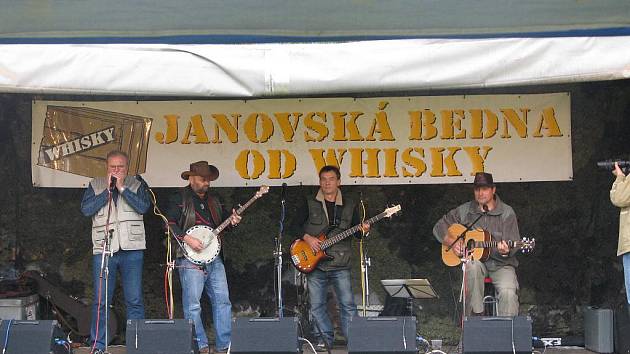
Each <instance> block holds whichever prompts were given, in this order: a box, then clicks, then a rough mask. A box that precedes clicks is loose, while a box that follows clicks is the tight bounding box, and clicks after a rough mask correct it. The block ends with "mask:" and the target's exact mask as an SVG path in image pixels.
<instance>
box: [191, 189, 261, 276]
mask: <svg viewBox="0 0 630 354" xmlns="http://www.w3.org/2000/svg"><path fill="white" fill-rule="evenodd" d="M267 192H269V187H268V186H261V187H260V189H259V190H258V191H257V192H256V194H254V196H253V197H252V198H251V199H250V200H248V201H247V203H245V204H244V205H242V206H240V207H239V208H238V209H237V210H236V211H235V212H236V214H237V215H241V214H242V213H243V212H244V211H245V209H247V208H248V207H249V206H250V205H252V204H253V203H254V202H255V201H256V199H258V198H260V197H262V196H263V195H264V194H265V193H267ZM229 224H230V218H227V219H225V221H223V222H222V223H221V225H219V226H217V228H215V229H213V228H211V227H209V226H206V225H195V226H193V227H191V228H189V229H188V230H186V235H189V236H192V237H194V238H196V239H198V240H199V241H200V242H201V245H202V247H203V249H202V250H201V251H199V252H197V251H195V250H193V249H192V247H190V246H188V244H187V243H185V242H184V243H183V245H182V247H183V248H184V256H185V257H186V258H187V259H188V260H189V261H191V262H192V263H194V264H197V265H204V264H206V263H210V262H212V261H213V260H214V259H215V258H216V257H217V256H218V255H219V252H220V251H221V239H220V238H219V237H218V235H219V234H220V233H221V231H223V229H225V228H226V227H227V226H228V225H229Z"/></svg>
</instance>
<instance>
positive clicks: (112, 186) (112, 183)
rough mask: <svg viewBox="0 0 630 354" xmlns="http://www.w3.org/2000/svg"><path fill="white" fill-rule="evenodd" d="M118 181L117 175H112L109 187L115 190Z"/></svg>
mask: <svg viewBox="0 0 630 354" xmlns="http://www.w3.org/2000/svg"><path fill="white" fill-rule="evenodd" d="M116 182H117V179H116V177H115V176H112V178H111V180H110V182H109V189H110V190H114V189H116Z"/></svg>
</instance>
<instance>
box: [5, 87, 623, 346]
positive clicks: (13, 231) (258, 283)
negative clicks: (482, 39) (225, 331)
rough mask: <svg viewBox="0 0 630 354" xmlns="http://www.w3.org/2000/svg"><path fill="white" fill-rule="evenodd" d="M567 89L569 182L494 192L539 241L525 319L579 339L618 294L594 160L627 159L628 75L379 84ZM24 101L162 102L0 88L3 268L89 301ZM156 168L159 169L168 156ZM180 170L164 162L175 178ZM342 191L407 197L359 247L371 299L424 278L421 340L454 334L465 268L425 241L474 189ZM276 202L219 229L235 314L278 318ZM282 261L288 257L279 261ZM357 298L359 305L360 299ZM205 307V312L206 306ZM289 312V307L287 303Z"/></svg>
mask: <svg viewBox="0 0 630 354" xmlns="http://www.w3.org/2000/svg"><path fill="white" fill-rule="evenodd" d="M562 91H569V92H571V111H572V144H573V169H574V180H573V181H568V182H542V183H505V184H500V185H499V186H498V188H497V189H498V193H499V195H500V196H501V197H502V198H503V200H504V201H505V202H507V203H508V204H510V205H511V206H512V207H513V208H514V209H515V211H516V213H517V215H518V219H519V224H520V230H521V234H522V235H523V236H530V237H535V238H536V241H537V244H536V250H535V251H534V252H533V253H532V254H530V255H527V256H521V257H520V260H521V266H520V267H519V270H518V274H519V281H520V287H521V291H520V298H521V313H522V314H529V315H531V316H532V317H533V319H534V325H533V327H534V330H533V332H534V334H535V335H539V336H545V335H553V336H565V335H579V334H581V333H582V332H583V328H582V307H583V306H585V305H597V306H603V307H606V306H613V305H616V304H619V303H621V302H622V301H623V299H624V296H625V295H624V289H623V273H622V266H621V263H620V260H619V259H618V258H617V257H616V256H615V254H616V246H617V231H618V216H619V211H618V209H616V208H615V207H614V206H612V205H611V203H610V200H609V197H608V191H609V189H610V186H611V184H612V181H613V177H612V175H611V174H610V173H607V172H602V171H598V170H596V168H595V162H596V161H598V160H600V159H604V158H608V157H615V156H622V157H626V158H628V157H630V80H624V81H611V82H597V83H583V84H574V85H558V86H540V87H520V88H509V89H493V90H477V91H461V90H458V91H448V92H437V91H432V92H400V93H387V94H386V95H387V96H393V95H398V94H400V95H423V94H427V95H439V94H493V93H544V92H562ZM32 99H58V100H99V99H102V100H114V99H118V100H130V99H133V100H135V99H149V100H159V99H164V98H156V97H93V96H80V97H75V96H44V97H40V96H31V95H20V94H3V95H0V166H1V168H0V181H1V182H0V183H1V186H0V206H1V207H0V265H1V272H2V273H1V274H0V275H2V276H3V277H9V278H10V277H11V276H12V275H13V273H14V272H15V271H18V272H19V271H22V270H24V269H38V270H41V271H43V272H45V273H46V274H47V276H48V277H49V278H50V279H51V280H52V281H53V282H55V283H58V284H61V285H62V286H63V288H64V289H65V290H66V291H67V292H69V293H71V294H73V295H76V296H78V297H80V298H86V299H91V297H92V287H91V275H90V274H91V261H90V260H91V241H90V236H89V235H90V232H89V230H90V220H89V219H88V218H85V217H83V216H82V214H81V213H80V211H79V205H80V200H81V196H82V193H83V191H82V190H79V189H54V188H33V187H32V185H31V165H30V163H31V162H30V161H31V159H30V153H31V151H30V149H31V143H30V142H31V100H32ZM179 99H187V98H186V97H182V98H179ZM549 153H550V154H553V153H554V152H553V151H549ZM208 159H210V160H211V159H212V156H208ZM163 168H164V169H165V170H168V169H169V166H163ZM180 172H181V171H172V173H174V174H179V173H180ZM489 172H492V171H489ZM342 182H343V181H342ZM343 189H344V191H346V192H350V193H351V194H354V195H358V194H359V192H360V191H362V194H363V197H364V199H365V203H366V206H367V209H368V214H370V215H372V214H376V213H377V212H380V211H381V210H382V209H383V208H384V207H385V206H386V205H387V204H388V203H402V204H403V209H404V212H403V214H402V215H400V216H397V217H395V218H393V219H392V220H391V221H384V222H381V223H379V224H378V225H377V226H376V227H375V229H374V231H373V232H372V234H371V236H370V238H369V241H368V243H367V247H368V250H369V253H370V256H371V258H372V263H373V266H372V267H371V268H370V288H371V291H372V302H379V301H380V302H384V298H383V290H382V289H381V288H380V284H379V280H380V279H387V278H429V279H430V281H431V283H432V284H433V285H434V286H435V288H436V290H437V292H438V293H439V295H440V298H439V299H438V300H422V301H418V302H417V304H418V305H421V306H422V308H423V310H422V311H418V313H417V314H418V316H419V318H420V327H419V328H420V331H421V333H423V335H425V336H427V337H429V338H452V339H453V340H456V339H457V334H456V333H457V332H456V327H457V321H456V317H457V310H456V306H455V302H456V300H457V298H458V296H459V273H460V270H459V268H457V267H456V268H453V269H447V268H445V267H444V266H443V265H442V263H441V260H440V258H439V254H440V251H439V244H438V243H437V242H436V241H435V240H434V239H433V236H432V235H431V229H432V226H433V224H434V223H435V222H436V220H437V219H438V218H439V217H440V216H441V215H442V214H443V213H445V212H446V211H448V210H449V209H451V208H453V207H455V206H457V205H459V204H460V203H462V202H464V201H467V200H469V199H470V198H471V196H472V190H471V188H470V186H468V185H462V184H455V185H401V186H386V187H379V186H369V187H353V186H348V187H343ZM254 191H255V189H252V188H240V189H239V188H226V189H219V190H217V192H218V193H219V194H220V195H221V197H222V198H223V200H224V202H225V203H226V204H228V205H234V204H236V203H238V202H244V201H246V200H247V199H249V197H250V196H251V195H252V194H253V193H254ZM171 192H172V190H171V189H158V190H156V193H157V196H158V202H159V203H164V202H165V200H166V198H167V197H168V195H169V194H170V193H171ZM314 192H315V188H314V187H290V188H289V190H288V203H287V218H288V220H287V221H288V222H289V223H290V222H291V219H292V215H294V214H295V210H296V208H297V205H298V201H299V199H300V198H301V197H302V196H303V195H305V194H309V193H314ZM279 199H280V193H279V190H272V192H270V193H269V195H268V196H266V197H265V201H264V202H262V203H257V204H254V205H253V206H252V207H251V208H250V209H249V210H248V211H247V212H246V214H245V218H244V220H243V223H242V225H241V226H239V227H238V228H237V229H236V230H235V231H233V232H232V233H231V234H229V235H228V236H227V237H226V241H225V248H224V249H225V258H226V266H227V273H228V278H229V283H230V291H231V297H232V301H233V304H234V308H233V310H234V313H235V315H252V313H254V314H255V313H260V314H262V315H267V316H273V315H274V311H275V303H274V285H273V284H274V283H273V279H274V275H273V269H274V266H273V256H272V249H273V237H274V235H275V234H276V233H277V232H278V217H279V212H280V203H279ZM145 220H146V225H147V230H148V235H149V240H148V251H147V252H146V255H145V270H144V279H145V281H144V289H145V303H146V306H147V316H149V317H154V318H156V317H159V318H162V317H165V316H166V314H165V310H164V305H163V303H164V302H163V270H164V268H163V263H164V253H165V248H164V243H163V237H164V236H163V235H164V234H163V232H162V229H161V225H160V221H159V219H158V218H157V217H155V216H153V215H148V216H147V217H146V218H145ZM294 235H295V232H292V231H291V230H289V232H287V235H286V237H285V239H284V246H285V247H284V248H285V250H286V249H288V245H289V244H290V242H291V241H292V240H293V238H294V237H293V236H294ZM355 250H356V248H355ZM287 258H288V257H286V256H285V262H286V261H288V259H287ZM358 258H359V257H358V254H355V255H354V269H353V271H354V290H355V293H357V294H359V293H360V282H359V266H358V264H359V261H358ZM289 268H291V266H288V265H286V264H285V270H288V269H289ZM175 278H177V276H175ZM284 280H285V297H284V298H285V302H286V305H287V308H288V309H293V308H294V307H295V306H296V288H295V286H293V284H294V277H293V272H292V271H285V279H284ZM176 286H177V287H176V290H175V291H176V292H175V298H176V300H177V303H176V308H177V311H176V315H177V316H181V304H180V302H179V300H180V297H181V296H180V294H179V287H178V284H177V281H176ZM88 301H89V300H88ZM357 301H360V298H359V297H357ZM115 307H116V309H117V311H118V312H119V313H121V314H123V313H124V305H123V301H122V294H121V292H120V289H119V290H118V291H117V294H116V299H115ZM204 311H205V312H206V313H209V312H208V311H209V310H208V306H205V307H204ZM287 315H290V313H289V311H287ZM208 323H210V322H208Z"/></svg>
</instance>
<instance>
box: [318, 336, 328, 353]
mask: <svg viewBox="0 0 630 354" xmlns="http://www.w3.org/2000/svg"><path fill="white" fill-rule="evenodd" d="M315 351H318V352H327V351H328V348H326V342H325V341H324V340H323V339H320V340H318V341H317V345H315Z"/></svg>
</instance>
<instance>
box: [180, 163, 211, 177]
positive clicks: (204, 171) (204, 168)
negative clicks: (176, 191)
mask: <svg viewBox="0 0 630 354" xmlns="http://www.w3.org/2000/svg"><path fill="white" fill-rule="evenodd" d="M190 176H201V177H208V178H209V179H210V181H214V180H216V179H217V178H219V169H217V168H216V167H214V166H213V165H209V164H208V161H197V162H193V163H191V164H190V171H184V172H182V179H185V180H188V177H190Z"/></svg>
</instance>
